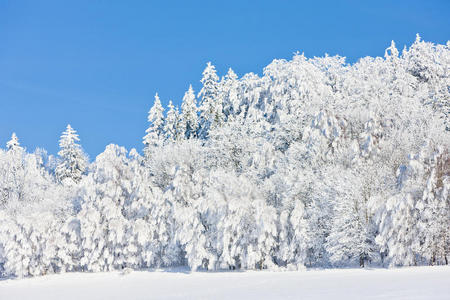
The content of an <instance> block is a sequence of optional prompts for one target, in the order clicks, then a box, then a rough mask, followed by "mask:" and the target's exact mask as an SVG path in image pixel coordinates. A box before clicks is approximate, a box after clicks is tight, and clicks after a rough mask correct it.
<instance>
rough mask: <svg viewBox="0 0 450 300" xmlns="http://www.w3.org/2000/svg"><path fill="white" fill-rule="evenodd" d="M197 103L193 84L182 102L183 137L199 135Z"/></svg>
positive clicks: (181, 121) (181, 130) (181, 127)
mask: <svg viewBox="0 0 450 300" xmlns="http://www.w3.org/2000/svg"><path fill="white" fill-rule="evenodd" d="M197 110H198V109H197V104H196V100H195V94H194V90H193V89H192V85H189V89H188V90H187V91H186V93H185V94H184V97H183V103H182V104H181V119H180V126H179V130H180V135H181V137H182V138H187V139H189V138H193V137H196V136H197V129H198V116H197Z"/></svg>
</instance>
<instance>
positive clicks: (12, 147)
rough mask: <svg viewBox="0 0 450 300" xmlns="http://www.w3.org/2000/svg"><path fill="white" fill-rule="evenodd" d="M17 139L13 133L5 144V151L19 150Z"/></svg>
mask: <svg viewBox="0 0 450 300" xmlns="http://www.w3.org/2000/svg"><path fill="white" fill-rule="evenodd" d="M21 148H22V147H20V143H19V139H18V138H17V135H16V133H15V132H13V134H12V135H11V139H10V140H9V141H8V142H7V143H6V149H7V150H8V151H15V150H17V149H21Z"/></svg>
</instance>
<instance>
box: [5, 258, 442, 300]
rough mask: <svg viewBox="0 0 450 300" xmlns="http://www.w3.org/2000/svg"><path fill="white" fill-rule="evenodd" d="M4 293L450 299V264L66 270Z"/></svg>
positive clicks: (11, 283) (83, 298) (9, 284)
mask: <svg viewBox="0 0 450 300" xmlns="http://www.w3.org/2000/svg"><path fill="white" fill-rule="evenodd" d="M0 299H2V300H6V299H23V300H25V299H46V300H50V299H77V300H87V299H408V300H414V299H450V267H449V266H440V267H411V268H399V269H331V270H308V271H289V272H273V271H246V272H236V271H233V272H196V273H191V272H190V271H189V270H187V269H171V270H156V271H150V272H147V271H134V272H131V273H127V272H125V273H118V272H110V273H66V274H59V275H48V276H43V277H36V278H30V279H8V280H3V281H0Z"/></svg>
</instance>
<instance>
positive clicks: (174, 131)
mask: <svg viewBox="0 0 450 300" xmlns="http://www.w3.org/2000/svg"><path fill="white" fill-rule="evenodd" d="M168 107H169V111H168V112H167V116H166V122H165V124H164V132H165V135H166V140H168V141H176V140H178V136H179V130H178V123H179V115H178V108H175V106H174V105H173V104H172V101H169V105H168Z"/></svg>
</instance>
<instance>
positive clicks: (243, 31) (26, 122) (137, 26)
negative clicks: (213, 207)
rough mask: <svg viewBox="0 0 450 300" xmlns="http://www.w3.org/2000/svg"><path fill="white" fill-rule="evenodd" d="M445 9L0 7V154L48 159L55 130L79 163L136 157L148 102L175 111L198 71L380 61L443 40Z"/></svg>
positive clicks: (440, 5)
mask: <svg viewBox="0 0 450 300" xmlns="http://www.w3.org/2000/svg"><path fill="white" fill-rule="evenodd" d="M449 16H450V1H432V0H427V1H412V0H410V1H283V0H278V1H244V0H241V1H230V0H229V1H212V0H210V1H106V0H104V1H94V0H92V1H81V0H77V1H45V0H42V1H19V0H17V1H13V0H11V1H4V0H0V144H1V145H2V147H4V145H5V143H6V141H7V140H8V139H9V137H10V136H11V133H12V132H13V131H15V132H16V133H17V135H18V137H19V139H20V141H21V143H22V145H23V146H25V147H26V148H27V149H28V150H30V151H32V150H34V149H35V148H36V147H42V148H45V149H47V150H48V151H49V152H50V153H53V154H55V153H56V152H57V151H58V139H59V136H60V134H61V132H62V131H63V130H64V129H65V126H66V125H67V123H70V124H71V125H72V126H73V127H74V128H75V129H76V130H78V132H79V134H80V137H81V143H82V145H83V147H84V149H85V150H86V151H87V153H88V154H89V155H90V156H91V159H93V158H95V156H96V155H98V154H99V153H100V152H102V151H103V149H104V148H105V146H106V145H107V144H109V143H116V144H119V145H122V146H125V147H126V148H127V149H130V148H133V147H134V148H136V149H138V150H139V151H141V150H142V142H141V141H142V136H143V135H144V131H145V129H146V128H147V112H148V110H149V108H150V107H151V105H152V103H153V96H154V94H155V92H158V93H159V94H160V97H161V100H162V102H163V104H167V103H168V101H169V99H172V100H173V101H174V103H176V104H179V103H180V101H181V98H182V96H183V94H184V91H185V90H186V89H187V88H188V86H189V84H190V83H192V84H193V86H194V89H195V90H196V92H198V90H199V87H200V82H199V80H200V79H201V72H202V70H203V68H204V67H205V64H206V62H208V61H212V62H213V64H215V65H216V67H217V70H218V72H219V75H223V74H224V73H225V72H226V70H227V69H228V67H232V68H233V69H234V70H235V71H236V73H237V74H238V75H239V76H242V75H243V74H245V73H247V72H256V73H259V74H260V73H261V71H262V68H263V67H264V66H266V65H267V64H269V63H270V62H271V61H272V60H273V59H274V58H291V57H292V53H294V52H295V51H300V52H304V53H305V55H306V56H308V57H312V56H322V55H324V54H325V53H329V54H332V55H333V54H340V55H342V56H346V57H347V59H348V61H350V62H353V61H355V60H356V59H358V58H359V57H363V56H367V55H370V56H382V55H383V54H384V49H385V48H386V47H388V46H389V44H390V41H391V40H395V41H396V43H397V45H398V47H399V48H401V47H403V45H405V44H406V45H410V44H411V43H412V42H413V41H414V38H415V34H416V33H417V32H419V33H420V34H421V36H422V37H423V39H425V40H427V41H432V42H435V43H445V42H446V41H447V40H448V39H449V37H450V17H449Z"/></svg>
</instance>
